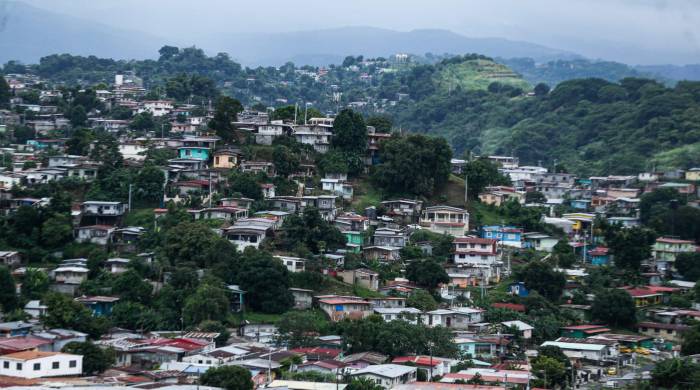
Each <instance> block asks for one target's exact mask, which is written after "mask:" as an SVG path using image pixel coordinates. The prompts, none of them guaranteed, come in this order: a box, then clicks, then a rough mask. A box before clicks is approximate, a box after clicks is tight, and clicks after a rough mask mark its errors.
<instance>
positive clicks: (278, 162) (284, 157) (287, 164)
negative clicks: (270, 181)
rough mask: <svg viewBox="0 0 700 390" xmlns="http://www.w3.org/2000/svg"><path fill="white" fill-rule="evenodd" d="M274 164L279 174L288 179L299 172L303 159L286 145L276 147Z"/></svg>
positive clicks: (273, 156) (273, 153)
mask: <svg viewBox="0 0 700 390" xmlns="http://www.w3.org/2000/svg"><path fill="white" fill-rule="evenodd" d="M272 162H273V163H274V164H275V170H276V171H277V173H278V174H280V175H282V176H284V177H287V176H289V175H291V174H292V173H297V172H299V165H300V164H301V158H300V157H299V155H298V154H296V153H294V152H293V151H292V150H291V149H290V148H288V147H286V146H284V145H276V146H275V148H274V150H273V151H272Z"/></svg>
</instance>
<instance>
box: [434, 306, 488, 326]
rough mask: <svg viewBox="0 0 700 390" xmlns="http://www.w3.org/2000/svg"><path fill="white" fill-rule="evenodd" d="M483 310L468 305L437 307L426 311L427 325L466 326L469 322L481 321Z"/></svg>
mask: <svg viewBox="0 0 700 390" xmlns="http://www.w3.org/2000/svg"><path fill="white" fill-rule="evenodd" d="M483 312H484V311H483V310H481V309H474V308H470V307H453V308H451V309H437V310H433V311H429V312H427V313H426V318H425V320H424V321H427V325H428V326H443V327H445V328H462V329H464V328H467V327H468V326H469V324H475V323H478V322H482V321H483Z"/></svg>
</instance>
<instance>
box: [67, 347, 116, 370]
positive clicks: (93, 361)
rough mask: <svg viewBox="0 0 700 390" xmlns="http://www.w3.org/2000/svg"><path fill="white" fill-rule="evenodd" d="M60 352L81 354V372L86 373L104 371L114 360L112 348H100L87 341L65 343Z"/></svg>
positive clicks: (114, 355) (114, 354)
mask: <svg viewBox="0 0 700 390" xmlns="http://www.w3.org/2000/svg"><path fill="white" fill-rule="evenodd" d="M61 352H64V353H70V354H75V355H80V356H82V357H83V374H86V375H96V374H100V373H102V372H105V371H106V370H107V369H108V368H110V367H111V366H112V365H113V364H114V362H115V361H116V353H115V352H114V350H113V349H112V348H101V347H98V346H97V345H95V344H93V343H91V342H89V341H87V342H78V341H72V342H70V343H68V344H66V345H65V346H64V347H63V348H62V349H61Z"/></svg>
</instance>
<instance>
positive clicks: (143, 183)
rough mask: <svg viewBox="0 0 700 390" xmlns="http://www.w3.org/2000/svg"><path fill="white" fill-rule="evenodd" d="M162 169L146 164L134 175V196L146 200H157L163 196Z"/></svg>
mask: <svg viewBox="0 0 700 390" xmlns="http://www.w3.org/2000/svg"><path fill="white" fill-rule="evenodd" d="M164 182H165V175H164V174H163V171H162V170H161V169H159V168H158V167H156V166H154V165H152V164H146V165H145V166H144V167H143V168H141V169H140V170H139V173H138V174H137V175H136V179H135V180H134V184H135V187H136V197H137V198H138V199H142V200H145V201H148V202H158V201H160V200H161V199H162V197H163V184H164Z"/></svg>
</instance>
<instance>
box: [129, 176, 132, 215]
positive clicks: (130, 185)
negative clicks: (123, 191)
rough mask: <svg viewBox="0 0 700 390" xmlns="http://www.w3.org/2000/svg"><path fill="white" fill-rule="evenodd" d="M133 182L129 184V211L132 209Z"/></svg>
mask: <svg viewBox="0 0 700 390" xmlns="http://www.w3.org/2000/svg"><path fill="white" fill-rule="evenodd" d="M132 186H133V184H131V183H130V184H129V211H131V187H132Z"/></svg>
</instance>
